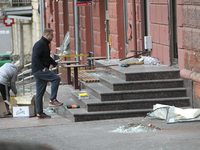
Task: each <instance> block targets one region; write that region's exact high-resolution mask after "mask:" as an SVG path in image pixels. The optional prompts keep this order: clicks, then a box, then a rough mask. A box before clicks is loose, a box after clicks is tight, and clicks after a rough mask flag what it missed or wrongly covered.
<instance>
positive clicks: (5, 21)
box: [3, 17, 14, 27]
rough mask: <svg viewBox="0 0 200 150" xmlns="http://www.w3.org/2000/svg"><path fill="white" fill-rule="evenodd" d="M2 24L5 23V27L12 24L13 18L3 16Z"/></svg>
mask: <svg viewBox="0 0 200 150" xmlns="http://www.w3.org/2000/svg"><path fill="white" fill-rule="evenodd" d="M3 24H5V25H6V26H7V27H10V26H12V24H14V19H13V18H6V17H5V18H3Z"/></svg>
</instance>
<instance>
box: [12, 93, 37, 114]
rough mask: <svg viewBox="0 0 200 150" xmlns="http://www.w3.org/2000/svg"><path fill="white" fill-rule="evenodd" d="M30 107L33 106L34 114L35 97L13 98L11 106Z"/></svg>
mask: <svg viewBox="0 0 200 150" xmlns="http://www.w3.org/2000/svg"><path fill="white" fill-rule="evenodd" d="M15 104H16V105H15ZM32 105H33V106H34V111H35V114H36V106H35V95H26V96H17V97H14V98H13V106H32Z"/></svg>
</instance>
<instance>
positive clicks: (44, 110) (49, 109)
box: [43, 107, 55, 113]
mask: <svg viewBox="0 0 200 150" xmlns="http://www.w3.org/2000/svg"><path fill="white" fill-rule="evenodd" d="M43 112H44V113H55V110H54V108H50V107H47V109H43Z"/></svg>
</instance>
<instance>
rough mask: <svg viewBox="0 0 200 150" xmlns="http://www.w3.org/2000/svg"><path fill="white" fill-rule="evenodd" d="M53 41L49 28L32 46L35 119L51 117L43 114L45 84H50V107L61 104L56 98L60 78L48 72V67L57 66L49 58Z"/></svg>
mask: <svg viewBox="0 0 200 150" xmlns="http://www.w3.org/2000/svg"><path fill="white" fill-rule="evenodd" d="M52 39H53V30H52V29H50V28H46V29H44V32H43V36H42V38H41V39H40V40H39V41H37V42H36V43H35V45H34V46H33V53H32V73H33V75H34V77H35V80H36V90H37V93H36V97H35V103H36V111H37V118H38V119H43V118H51V116H48V115H46V114H45V113H43V108H42V98H43V96H44V92H45V90H46V86H47V82H51V97H50V103H49V104H50V105H56V106H61V105H63V103H61V102H59V101H58V100H57V99H56V97H57V92H58V87H59V83H60V77H59V76H58V75H57V74H55V73H53V72H51V71H50V70H49V67H50V65H53V66H54V67H57V68H58V64H57V63H56V62H55V61H54V60H53V59H52V58H51V57H50V48H49V44H50V42H51V41H52Z"/></svg>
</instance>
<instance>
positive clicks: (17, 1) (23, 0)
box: [11, 0, 31, 6]
mask: <svg viewBox="0 0 200 150" xmlns="http://www.w3.org/2000/svg"><path fill="white" fill-rule="evenodd" d="M11 5H12V6H31V0H12V4H11Z"/></svg>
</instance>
